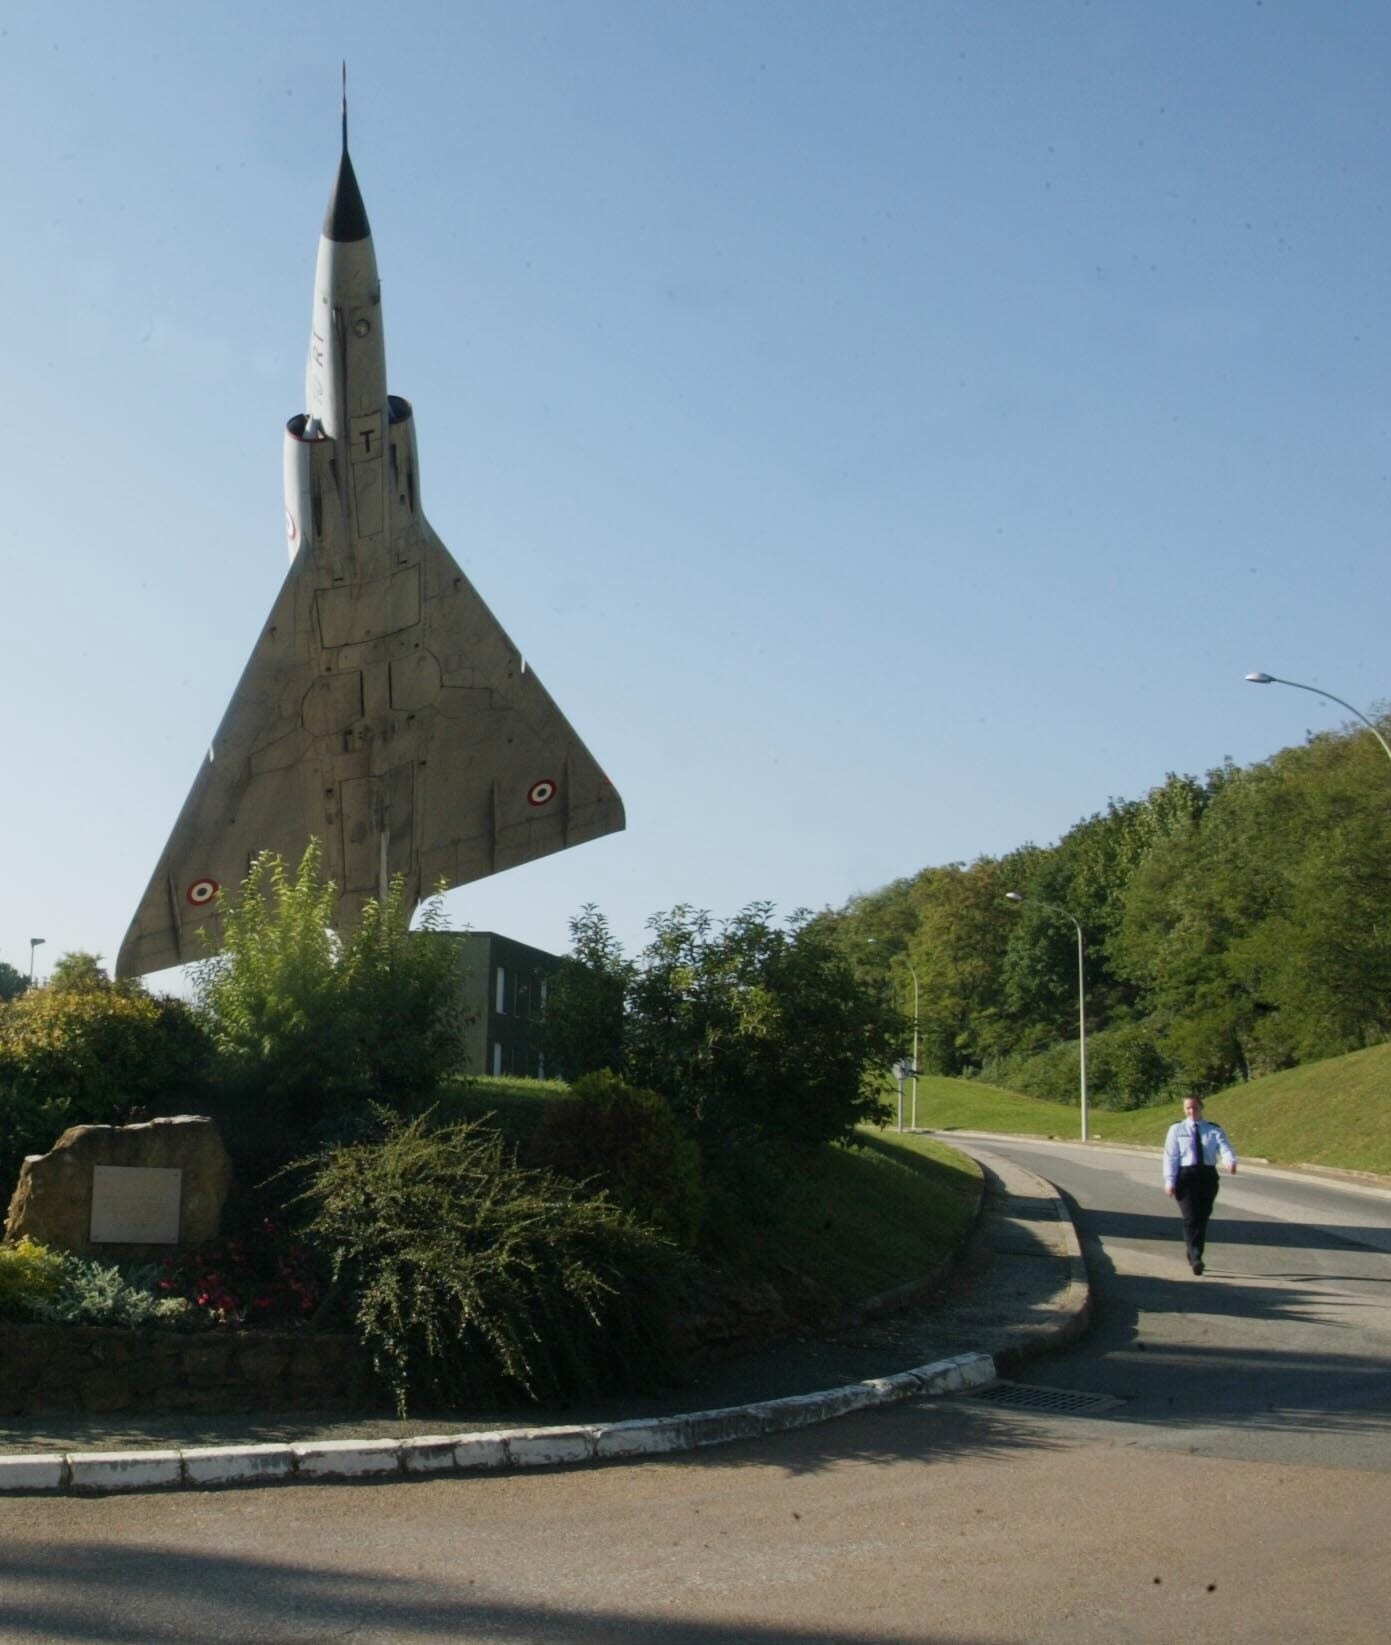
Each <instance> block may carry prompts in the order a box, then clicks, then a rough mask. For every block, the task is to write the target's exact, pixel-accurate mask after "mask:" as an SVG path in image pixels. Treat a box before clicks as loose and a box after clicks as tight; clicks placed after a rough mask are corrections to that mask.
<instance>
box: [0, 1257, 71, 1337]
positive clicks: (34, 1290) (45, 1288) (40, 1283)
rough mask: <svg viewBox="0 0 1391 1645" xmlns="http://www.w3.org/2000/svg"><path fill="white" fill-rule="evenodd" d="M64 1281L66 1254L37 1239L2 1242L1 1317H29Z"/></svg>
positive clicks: (0, 1259)
mask: <svg viewBox="0 0 1391 1645" xmlns="http://www.w3.org/2000/svg"><path fill="white" fill-rule="evenodd" d="M62 1283H63V1254H62V1252H61V1251H50V1250H49V1248H48V1247H47V1246H46V1245H40V1244H39V1243H38V1241H37V1240H32V1239H28V1238H25V1239H22V1240H20V1242H19V1244H18V1245H0V1319H26V1318H28V1317H30V1316H31V1315H32V1314H33V1312H34V1309H35V1308H36V1307H37V1306H38V1305H39V1304H40V1303H44V1302H47V1301H49V1300H50V1298H52V1297H54V1296H55V1295H56V1294H57V1292H58V1288H59V1286H60V1285H61V1284H62Z"/></svg>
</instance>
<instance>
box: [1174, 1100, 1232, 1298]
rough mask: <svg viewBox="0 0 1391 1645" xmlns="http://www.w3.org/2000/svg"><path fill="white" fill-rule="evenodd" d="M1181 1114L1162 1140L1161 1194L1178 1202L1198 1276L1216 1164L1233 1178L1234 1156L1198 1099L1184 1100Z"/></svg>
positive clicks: (1213, 1194)
mask: <svg viewBox="0 0 1391 1645" xmlns="http://www.w3.org/2000/svg"><path fill="white" fill-rule="evenodd" d="M1183 1112H1184V1115H1185V1117H1184V1118H1183V1119H1181V1120H1178V1121H1176V1122H1175V1123H1174V1124H1173V1125H1171V1126H1170V1127H1169V1134H1168V1136H1167V1137H1165V1139H1164V1192H1165V1193H1166V1194H1168V1195H1169V1197H1170V1198H1171V1199H1176V1200H1177V1201H1178V1208H1179V1210H1180V1211H1181V1212H1182V1213H1183V1238H1184V1243H1185V1244H1186V1245H1187V1247H1188V1261H1189V1265H1190V1266H1191V1267H1192V1269H1193V1272H1194V1273H1195V1274H1201V1273H1202V1271H1203V1246H1204V1244H1205V1242H1206V1240H1207V1219H1208V1218H1209V1217H1210V1216H1211V1215H1212V1206H1213V1202H1214V1201H1215V1200H1216V1198H1217V1162H1218V1160H1219V1159H1220V1160H1221V1162H1222V1164H1223V1165H1225V1166H1226V1168H1227V1169H1228V1171H1230V1172H1231V1174H1232V1175H1233V1176H1235V1175H1236V1154H1235V1152H1234V1150H1233V1148H1232V1145H1231V1143H1229V1142H1228V1141H1227V1133H1226V1132H1225V1131H1224V1130H1223V1129H1222V1127H1221V1126H1220V1125H1211V1124H1209V1123H1208V1121H1207V1120H1205V1119H1204V1118H1203V1099H1202V1098H1201V1097H1185V1098H1184V1099H1183Z"/></svg>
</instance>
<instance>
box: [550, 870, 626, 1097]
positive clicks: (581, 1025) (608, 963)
mask: <svg viewBox="0 0 1391 1645" xmlns="http://www.w3.org/2000/svg"><path fill="white" fill-rule="evenodd" d="M570 942H571V952H570V953H569V954H568V955H566V956H565V958H564V959H562V960H561V962H560V966H559V968H558V970H557V971H556V974H555V975H554V976H553V977H552V978H551V979H550V986H549V987H548V989H547V991H546V1012H545V1019H544V1023H543V1026H542V1044H543V1046H544V1049H545V1054H546V1066H547V1067H548V1068H551V1069H554V1070H555V1072H556V1073H558V1074H560V1075H561V1076H562V1078H564V1079H568V1080H571V1081H574V1080H578V1079H581V1078H582V1077H583V1076H584V1075H586V1074H597V1073H602V1072H603V1071H604V1070H605V1069H607V1070H609V1071H611V1072H615V1073H616V1072H617V1071H618V1070H619V1069H620V1068H622V1066H623V1016H624V1006H625V1002H626V1000H627V996H628V988H629V985H630V983H631V981H632V976H633V968H632V966H631V964H629V962H628V961H627V960H625V959H624V957H623V950H622V948H621V946H620V945H619V942H618V939H617V938H616V937H615V936H614V935H613V932H612V931H611V930H610V929H609V924H608V921H607V920H606V919H605V918H604V916H603V915H602V914H601V913H600V912H599V910H598V909H597V908H596V907H595V906H594V904H593V903H586V904H585V905H584V907H583V908H582V909H581V910H580V912H579V913H578V914H576V915H575V916H574V917H573V918H572V919H571V921H570Z"/></svg>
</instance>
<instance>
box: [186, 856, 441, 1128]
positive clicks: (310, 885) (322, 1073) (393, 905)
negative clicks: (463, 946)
mask: <svg viewBox="0 0 1391 1645" xmlns="http://www.w3.org/2000/svg"><path fill="white" fill-rule="evenodd" d="M336 902H337V890H336V888H335V887H334V885H333V884H332V882H331V881H326V880H325V879H324V878H323V871H322V850H321V848H320V845H319V842H318V841H317V840H311V841H310V842H309V845H308V846H307V847H306V849H305V852H304V855H303V857H302V858H301V859H300V862H299V866H298V868H297V869H296V870H294V871H293V872H291V871H290V870H289V869H288V868H287V867H286V864H285V862H284V860H283V859H282V858H281V857H279V856H278V855H276V854H275V853H274V852H269V851H268V852H263V853H262V854H261V855H260V856H259V857H257V859H256V861H255V862H254V863H253V864H252V866H251V871H250V873H249V874H248V875H247V877H246V879H245V880H244V881H243V882H242V886H241V890H240V894H239V896H237V897H235V898H223V897H220V898H219V909H220V912H221V914H222V922H223V951H222V952H221V953H220V954H218V955H216V956H215V957H213V958H211V959H208V960H206V961H205V962H204V963H203V964H202V966H201V967H200V968H199V971H198V974H197V979H196V989H197V997H198V1009H199V1015H200V1017H201V1019H202V1020H203V1022H204V1023H205V1024H206V1026H207V1030H208V1033H209V1035H210V1037H211V1039H212V1042H213V1044H214V1046H215V1047H216V1050H217V1053H218V1058H219V1073H220V1077H221V1078H222V1080H223V1082H224V1085H225V1087H226V1090H227V1092H228V1096H229V1099H230V1106H231V1107H232V1108H233V1109H234V1110H236V1109H237V1108H242V1109H243V1110H248V1111H251V1112H253V1113H254V1116H255V1118H254V1123H253V1126H252V1127H251V1128H252V1129H259V1130H262V1131H265V1132H267V1133H269V1132H271V1131H275V1130H278V1131H280V1132H281V1133H283V1138H282V1139H277V1145H278V1146H285V1145H288V1146H289V1147H291V1148H295V1149H298V1148H303V1147H304V1145H305V1138H306V1136H307V1135H311V1134H313V1133H314V1130H315V1127H316V1125H319V1127H320V1129H319V1133H318V1134H319V1136H320V1137H323V1136H325V1135H329V1136H332V1135H335V1134H339V1133H341V1129H342V1127H341V1125H340V1123H339V1121H340V1116H341V1113H342V1111H344V1110H347V1111H348V1113H347V1116H346V1117H347V1122H348V1125H349V1127H351V1125H352V1124H354V1123H356V1118H355V1116H354V1115H352V1113H351V1110H352V1109H353V1108H354V1107H355V1106H356V1105H357V1104H359V1103H360V1102H361V1101H362V1099H363V1097H364V1096H365V1095H368V1094H376V1095H378V1096H383V1097H386V1098H387V1099H389V1100H390V1101H392V1102H394V1103H398V1104H400V1103H408V1102H409V1101H410V1100H412V1099H420V1098H424V1099H426V1100H428V1098H429V1097H430V1095H431V1094H432V1093H433V1090H434V1087H435V1085H436V1084H437V1083H438V1081H439V1080H440V1079H441V1078H442V1076H443V1075H444V1074H445V1073H446V1072H448V1071H449V1070H450V1069H452V1068H453V1067H454V1066H455V1065H456V1063H457V1061H458V1057H459V1051H460V1045H461V1032H462V1025H461V999H462V994H461V988H460V966H461V963H462V961H461V954H460V950H459V946H458V944H456V943H452V942H449V941H444V940H441V938H440V927H441V925H442V916H441V914H440V910H439V906H438V904H437V903H435V904H427V905H426V908H425V910H424V913H423V916H422V921H421V927H422V928H421V929H420V930H418V931H412V930H410V929H409V927H410V908H409V905H408V903H407V900H406V892H405V882H404V880H403V879H402V878H401V877H400V876H399V875H398V876H397V877H396V878H395V879H393V881H392V882H391V885H390V887H389V889H388V892H387V895H386V898H385V900H384V901H382V902H380V903H379V902H377V901H375V900H372V901H369V902H368V903H367V904H366V906H365V907H364V909H363V912H362V917H361V920H360V921H359V924H358V927H357V929H356V931H354V932H353V933H352V934H351V935H348V936H345V937H344V938H343V939H342V940H341V941H340V939H339V938H338V937H337V936H335V935H334V933H333V931H332V929H331V926H332V921H333V917H334V908H335V904H336ZM296 1133H298V1140H297V1141H296V1140H294V1139H295V1134H296ZM284 1157H285V1154H284V1153H283V1152H281V1154H280V1159H281V1160H283V1159H284Z"/></svg>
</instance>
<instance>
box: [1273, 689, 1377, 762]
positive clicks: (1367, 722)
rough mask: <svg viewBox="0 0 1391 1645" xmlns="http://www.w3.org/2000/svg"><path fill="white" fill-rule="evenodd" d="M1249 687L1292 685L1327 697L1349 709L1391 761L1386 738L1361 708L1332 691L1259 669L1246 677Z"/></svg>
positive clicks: (1330, 700)
mask: <svg viewBox="0 0 1391 1645" xmlns="http://www.w3.org/2000/svg"><path fill="white" fill-rule="evenodd" d="M1246 683H1247V684H1248V685H1292V686H1293V687H1294V688H1295V690H1296V691H1312V692H1313V693H1314V695H1315V696H1316V697H1327V698H1328V700H1329V702H1331V703H1337V704H1338V706H1339V707H1340V708H1345V709H1347V711H1348V713H1349V714H1355V715H1356V716H1357V718H1358V719H1359V720H1361V722H1362V723H1363V725H1365V726H1366V728H1367V729H1368V731H1370V732H1371V734H1372V735H1373V736H1374V737H1375V738H1376V740H1377V741H1378V742H1379V743H1380V744H1381V751H1382V753H1383V754H1385V756H1386V757H1387V759H1388V760H1391V748H1388V747H1387V746H1386V738H1385V737H1383V736H1382V734H1381V732H1380V731H1378V730H1377V728H1376V727H1375V726H1374V725H1373V724H1372V722H1371V721H1370V720H1369V719H1368V718H1367V716H1366V715H1365V714H1364V713H1363V712H1362V710H1361V709H1360V708H1354V707H1353V706H1352V704H1351V703H1345V702H1344V701H1343V699H1342V698H1341V697H1335V696H1334V695H1333V693H1332V692H1331V691H1325V690H1324V689H1323V687H1322V686H1321V685H1301V684H1300V682H1299V681H1298V680H1282V679H1281V678H1280V676H1279V675H1278V674H1262V673H1261V671H1260V670H1259V669H1257V670H1256V672H1255V673H1253V674H1248V675H1247V676H1246Z"/></svg>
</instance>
